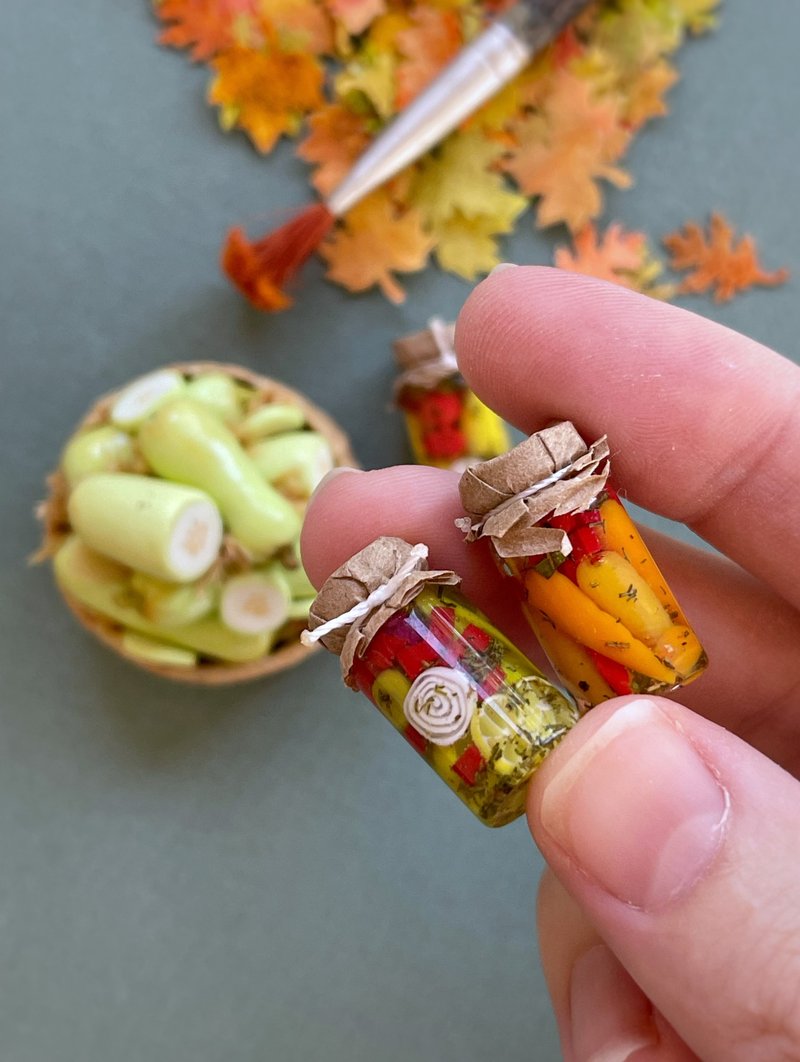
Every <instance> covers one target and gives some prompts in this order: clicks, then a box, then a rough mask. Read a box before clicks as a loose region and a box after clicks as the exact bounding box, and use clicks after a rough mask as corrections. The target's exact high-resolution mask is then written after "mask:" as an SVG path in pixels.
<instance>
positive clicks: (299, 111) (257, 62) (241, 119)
mask: <svg viewBox="0 0 800 1062" xmlns="http://www.w3.org/2000/svg"><path fill="white" fill-rule="evenodd" d="M211 65H212V66H213V68H214V70H215V71H216V73H217V76H216V77H215V78H214V80H213V81H212V83H211V87H210V89H209V92H208V99H209V102H210V103H215V104H219V105H220V106H222V107H223V108H224V110H225V111H227V112H228V113H231V114H232V115H233V119H232V120H231V124H236V125H239V126H241V128H242V129H245V130H246V131H247V133H248V134H249V135H250V138H251V139H252V141H253V143H254V144H255V146H256V147H257V148H258V150H259V151H262V152H265V153H266V152H267V151H270V150H271V149H272V148H273V147H274V145H275V142H276V141H277V139H278V137H280V136H281V135H282V134H283V133H293V132H296V131H297V128H298V126H299V124H300V120H301V119H302V117H303V116H304V115H305V114H306V113H307V112H308V111H311V110H313V109H314V108H315V107H319V106H320V105H321V104H322V102H323V98H322V82H323V70H322V67H321V66H320V64H319V62H318V61H317V60H316V59H315V58H314V56H311V55H308V54H307V53H305V52H286V51H283V50H282V49H281V48H280V46H279V44H278V42H277V35H276V33H275V31H274V30H271V31H269V32H268V34H267V35H266V40H265V43H264V46H263V48H260V49H258V50H256V49H254V48H247V47H243V46H241V45H232V46H231V47H230V48H226V49H225V51H222V52H220V53H219V54H218V55H217V56H216V57H215V58H214V59H213V61H212V64H211Z"/></svg>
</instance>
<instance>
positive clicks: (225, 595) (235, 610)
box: [220, 572, 291, 634]
mask: <svg viewBox="0 0 800 1062" xmlns="http://www.w3.org/2000/svg"><path fill="white" fill-rule="evenodd" d="M290 603H291V595H290V594H289V590H288V588H287V587H286V585H285V583H284V582H283V580H281V579H280V578H277V577H275V576H274V575H269V574H266V573H262V572H250V573H248V574H245V575H236V576H234V577H233V578H232V579H229V580H228V582H227V583H226V585H225V588H224V589H223V591H222V599H221V601H220V616H221V617H222V622H223V623H224V624H225V626H226V627H229V628H230V629H231V630H232V631H236V632H237V633H238V634H267V633H269V632H270V631H274V630H277V628H278V627H280V626H281V624H283V623H285V621H286V619H287V618H288V616H289V607H290Z"/></svg>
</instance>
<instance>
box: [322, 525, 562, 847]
mask: <svg viewBox="0 0 800 1062" xmlns="http://www.w3.org/2000/svg"><path fill="white" fill-rule="evenodd" d="M426 556H427V547H425V546H413V547H412V546H410V545H409V544H408V543H407V542H404V541H403V540H402V539H397V538H379V539H377V540H376V541H375V542H373V543H372V544H371V545H370V546H368V547H367V548H366V549H363V550H361V551H360V552H359V553H357V554H356V555H355V556H354V557H352V558H351V559H350V560H349V561H348V562H347V563H346V564H344V565H342V567H341V568H339V569H337V571H335V572H334V573H333V575H331V576H330V578H329V579H328V580H327V581H326V583H325V584H324V586H323V587H322V589H321V590H320V592H319V594H318V596H317V598H316V600H315V602H314V603H313V605H312V606H311V610H310V615H309V627H310V632H307V633H306V636H305V641H306V642H309V641H312V640H321V641H322V643H323V645H325V646H326V648H328V649H330V650H331V651H333V652H337V653H339V655H340V660H341V666H342V675H343V677H344V681H345V682H346V684H347V685H348V686H350V687H351V688H353V689H357V690H360V691H361V692H362V693H364V694H365V695H366V696H367V697H368V698H369V699H370V700H371V701H372V702H373V704H374V705H375V706H376V707H377V708H378V709H379V710H380V712H381V713H382V714H383V715H384V716H385V717H386V718H387V719H388V720H389V722H390V723H391V724H392V725H393V726H394V727H395V728H396V729H397V730H398V731H399V732H400V733H401V734H402V735H403V736H404V737H405V738H406V740H407V741H408V742H409V744H411V745H412V746H413V747H414V748H415V749H416V750H417V752H418V753H419V754H420V755H421V756H422V757H423V758H424V759H425V760H426V761H427V762H428V763H429V764H430V766H431V767H432V768H433V769H434V770H435V771H436V773H437V774H438V775H439V777H440V778H441V779H443V781H445V782H446V783H447V785H448V786H449V787H450V788H451V789H452V790H453V791H454V792H455V793H456V795H457V796H458V797H460V799H461V800H462V801H463V802H464V803H465V804H466V805H467V807H468V808H469V809H470V810H471V811H472V812H474V814H475V815H477V816H478V818H479V819H480V820H481V821H482V822H484V823H485V824H486V825H487V826H503V825H504V824H505V823H508V822H511V821H512V820H513V819H516V818H517V817H518V816H519V815H520V814H522V812H523V811H524V808H525V794H526V789H527V783H528V781H529V779H530V777H531V775H532V774H533V772H534V771H535V770H536V768H537V767H538V766H539V764H540V763H541V762H542V761H543V759H544V758H545V756H546V755H547V753H548V752H549V751H550V750H551V749H552V748H553V747H554V746H555V745H556V744H557V743H558V741H559V740H560V739H561V738H562V737H563V736H564V734H566V733H567V731H568V730H569V729H570V728H571V727H572V726H573V725H574V724H575V723H576V722H577V720H578V718H579V712H578V709H577V707H576V706H575V704H573V702H572V701H571V699H570V698H569V697H568V696H566V695H565V694H564V693H562V692H561V691H560V690H559V689H557V688H556V687H555V686H554V685H553V684H552V683H550V682H549V681H548V680H547V679H546V678H545V677H544V676H543V675H542V674H541V672H540V671H538V670H537V669H536V667H535V666H534V665H533V664H532V663H531V662H530V661H529V660H528V659H527V658H526V657H525V656H523V654H522V653H521V652H520V651H519V650H518V649H516V648H515V647H514V646H513V645H512V644H511V643H510V642H509V641H508V639H507V638H506V637H505V635H503V634H502V633H501V632H500V631H499V630H497V628H496V627H494V626H493V625H492V624H491V623H490V622H489V620H488V619H487V618H486V616H484V615H483V613H482V612H480V611H479V610H478V609H477V608H475V606H474V605H472V604H470V602H469V601H468V600H467V599H466V598H465V597H464V596H463V594H461V593H460V592H459V591H458V590H457V589H455V585H456V584H457V583H458V582H459V579H458V576H456V575H455V574H454V573H453V572H446V571H429V570H428V568H427V564H426V560H425V557H426Z"/></svg>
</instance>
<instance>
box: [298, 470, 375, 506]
mask: <svg viewBox="0 0 800 1062" xmlns="http://www.w3.org/2000/svg"><path fill="white" fill-rule="evenodd" d="M362 471H363V469H361V468H351V467H350V465H337V466H336V468H332V469H331V470H330V472H326V473H325V475H324V476H323V477H322V479H321V480H320V481H319V483H318V484H317V485H316V487H315V488H314V490H313V493H312V494H311V497H310V498H309V499H308V500H309V504H310V503H311V502H312V501H313V500H314V498H316V496H317V495H318V494H320V493H321V491H322V489H323V488H324V487H325V485H326V484H327V483H330V481H331V480H332V479H336V477H337V476H341V475H342V473H343V472H362Z"/></svg>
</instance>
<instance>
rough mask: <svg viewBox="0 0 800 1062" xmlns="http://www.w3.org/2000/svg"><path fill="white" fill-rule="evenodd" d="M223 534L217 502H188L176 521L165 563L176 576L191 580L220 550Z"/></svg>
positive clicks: (206, 567)
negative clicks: (214, 503)
mask: <svg viewBox="0 0 800 1062" xmlns="http://www.w3.org/2000/svg"><path fill="white" fill-rule="evenodd" d="M222 534H223V528H222V517H221V516H220V514H219V510H218V509H217V507H216V505H213V504H212V503H211V502H207V501H196V502H190V503H189V505H187V506H186V508H185V509H184V510H183V511H182V512H181V514H180V515H179V516H178V518H177V520H176V521H175V525H174V527H173V530H172V537H171V539H170V542H169V546H168V563H169V566H170V568H171V569H172V570H173V571H174V572H175V575H176V578H177V579H179V580H181V581H186V582H191V581H192V580H193V579H199V578H200V576H201V575H204V574H205V573H206V572H207V571H208V569H209V568H210V567H211V565H212V564H213V563H214V560H215V559H216V557H217V554H218V553H219V548H220V546H221V545H222Z"/></svg>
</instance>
